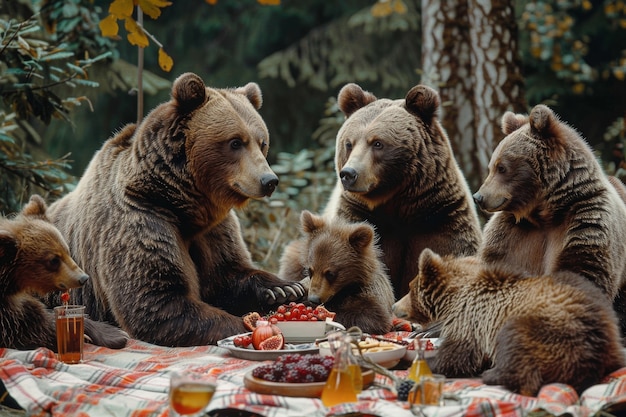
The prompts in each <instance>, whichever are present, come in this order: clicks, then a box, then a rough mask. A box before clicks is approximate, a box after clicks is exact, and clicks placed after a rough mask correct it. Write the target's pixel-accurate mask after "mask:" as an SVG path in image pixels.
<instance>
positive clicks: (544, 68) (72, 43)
mask: <svg viewBox="0 0 626 417" xmlns="http://www.w3.org/2000/svg"><path fill="white" fill-rule="evenodd" d="M113 3H115V5H116V6H120V5H129V4H132V3H133V2H132V1H131V0H116V1H115V2H113V1H112V0H102V1H99V0H93V1H92V0H0V95H1V96H2V99H3V100H2V103H0V172H1V174H0V175H1V176H0V211H1V212H2V213H4V214H9V213H12V212H14V211H17V210H19V208H20V207H21V206H22V204H23V203H24V202H25V201H26V200H27V199H28V198H29V196H30V195H31V194H32V193H34V192H37V193H40V194H42V195H44V196H45V197H46V198H47V199H48V201H50V202H51V201H53V200H54V199H56V198H58V197H59V196H61V195H63V194H65V193H67V192H68V191H69V190H71V189H72V188H73V186H74V184H75V183H76V181H77V180H78V178H79V177H80V175H81V174H82V172H83V171H84V169H85V167H86V165H87V164H88V163H89V161H90V159H91V157H92V156H93V154H94V152H95V151H97V149H98V148H99V147H100V146H101V145H102V143H103V142H104V141H105V140H106V139H107V138H108V137H110V136H111V135H112V134H114V133H115V132H116V131H117V130H119V129H120V128H121V127H122V126H123V125H125V124H126V123H131V122H135V121H137V120H138V119H140V118H141V117H143V115H144V114H145V113H146V112H147V111H149V110H150V109H151V108H153V107H154V106H156V105H157V104H158V103H160V102H162V101H165V100H167V99H168V98H169V91H170V86H171V82H172V81H173V80H174V79H175V78H176V77H177V76H178V75H180V73H182V72H187V71H192V72H195V73H197V74H199V75H200V76H201V77H202V78H203V79H204V80H205V82H206V83H207V85H209V86H212V87H236V86H241V85H244V84H245V83H247V82H249V81H255V82H257V83H259V85H260V86H261V89H262V91H263V98H264V103H263V107H262V108H261V110H260V112H261V115H262V116H263V118H264V119H265V121H266V122H267V125H268V128H269V131H270V138H271V146H270V155H269V160H270V163H271V164H272V168H273V169H274V171H275V172H276V173H277V174H278V175H279V177H280V185H279V188H278V190H277V191H276V192H275V193H274V195H273V196H272V197H271V198H269V199H265V200H260V201H253V202H251V203H250V204H249V205H248V206H247V207H246V208H245V209H243V210H240V211H239V212H238V214H239V217H240V219H241V221H242V229H243V231H244V237H245V239H246V241H247V242H248V244H249V246H250V249H251V252H252V254H253V257H254V259H255V260H256V261H257V262H258V263H259V264H260V266H262V267H265V268H268V269H271V270H276V269H277V261H278V258H279V256H280V254H281V253H282V248H283V247H284V245H285V244H287V243H288V242H289V241H290V240H292V239H294V238H295V237H297V236H298V223H299V220H298V218H299V214H300V211H301V210H302V209H309V210H311V211H314V212H319V211H321V210H322V209H323V207H324V204H325V202H326V199H327V198H328V196H329V194H330V191H331V189H332V187H333V185H334V183H335V178H336V174H335V172H334V153H335V149H334V147H335V135H336V133H337V130H338V129H339V127H340V125H341V123H342V121H343V116H342V114H341V113H340V112H339V111H338V109H337V107H336V100H335V97H336V95H337V93H338V91H339V89H340V88H341V87H342V86H343V85H345V84H346V83H348V82H356V83H358V84H360V85H361V86H363V87H364V88H365V89H367V90H369V91H371V92H373V93H374V94H375V95H377V96H378V97H389V98H403V97H404V95H405V94H406V92H408V90H409V89H410V88H411V87H412V86H414V85H416V84H419V83H425V84H429V85H431V86H433V87H434V88H436V89H437V90H438V91H439V92H440V94H441V96H442V109H441V119H442V122H443V124H444V127H445V128H446V130H447V131H448V133H449V135H450V139H451V142H452V145H453V149H454V152H455V157H456V158H457V160H458V161H459V164H460V166H461V169H462V170H463V172H464V174H465V175H466V177H467V180H468V183H469V185H470V188H471V189H472V190H474V191H475V190H476V189H477V188H478V186H479V185H480V182H481V181H482V179H483V178H484V176H485V175H486V172H487V162H488V159H489V156H490V153H491V151H492V150H493V148H494V147H495V145H496V144H497V141H498V140H499V139H500V138H501V137H502V134H501V133H500V126H499V119H500V117H501V116H502V114H503V113H504V111H506V110H512V111H516V112H528V110H529V109H530V108H531V107H532V106H534V105H536V104H539V103H544V104H547V105H549V106H550V107H552V108H553V109H554V110H555V111H556V112H557V113H558V114H559V115H560V116H561V118H562V119H563V120H565V121H567V122H568V123H570V124H571V125H573V126H574V127H575V128H576V129H578V130H579V131H580V132H581V133H582V134H583V135H584V136H585V137H586V138H587V139H588V141H589V142H590V144H591V145H592V146H593V147H594V149H595V150H596V151H597V154H598V158H599V159H600V160H601V161H602V163H603V164H604V166H605V168H606V170H607V172H609V173H611V174H613V173H616V174H617V175H620V176H621V172H620V169H624V168H625V167H626V165H625V164H624V163H623V161H624V141H625V140H626V135H625V121H624V118H625V116H626V80H625V74H626V3H625V1H621V0H597V1H592V0H537V1H526V0H524V1H522V0H500V1H498V2H491V1H485V0H458V1H452V2H451V1H446V0H423V1H421V2H420V1H419V0H378V1H377V0H343V1H329V0H280V1H279V0H258V1H255V0H205V1H202V0H186V1H184V2H183V1H176V0H174V1H172V2H171V3H170V2H167V1H165V0H139V1H135V2H134V4H135V6H137V5H138V6H141V7H132V8H131V9H130V14H129V15H128V16H121V15H120V12H119V7H117V8H116V6H113V7H112V8H111V6H112V4H113ZM125 13H126V12H125ZM115 14H117V15H115ZM103 22H104V24H103ZM113 22H115V25H119V31H118V32H117V33H115V34H111V33H107V32H110V31H111V30H112V28H113V26H114V25H113ZM101 29H104V32H105V33H104V34H107V35H112V36H103V32H102V31H101ZM138 44H139V45H143V46H144V47H138V46H137V45H138ZM139 86H141V88H138V87H139Z"/></svg>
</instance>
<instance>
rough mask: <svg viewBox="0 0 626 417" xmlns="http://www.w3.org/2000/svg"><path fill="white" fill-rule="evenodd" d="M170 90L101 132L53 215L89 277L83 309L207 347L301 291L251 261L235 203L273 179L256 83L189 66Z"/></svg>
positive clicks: (158, 338)
mask: <svg viewBox="0 0 626 417" xmlns="http://www.w3.org/2000/svg"><path fill="white" fill-rule="evenodd" d="M171 96H172V98H171V100H170V101H168V102H165V103H162V104H161V105H159V106H158V107H156V108H155V109H154V110H152V111H151V112H150V114H148V115H147V116H146V117H145V118H144V120H143V122H142V123H141V124H139V125H137V126H134V125H133V126H127V127H125V128H124V129H123V130H122V131H121V132H120V133H118V134H117V135H116V136H114V137H113V138H111V139H110V140H109V141H107V142H106V143H105V144H104V146H103V147H102V149H100V151H98V152H97V153H96V155H95V156H94V158H93V159H92V161H91V162H90V164H89V166H88V168H87V170H86V172H85V174H84V175H83V177H82V178H81V180H80V182H79V183H78V186H77V187H76V189H75V190H74V191H73V192H71V193H70V194H68V195H66V196H65V197H63V198H62V199H61V200H59V201H57V202H55V203H54V204H52V206H51V207H50V216H51V218H52V219H53V221H54V222H55V224H56V225H57V226H58V227H59V228H60V229H61V231H62V233H64V235H65V236H66V238H67V240H68V242H69V246H70V249H71V251H72V254H73V256H74V257H75V259H76V260H77V261H79V262H81V263H82V264H83V265H85V268H86V270H87V272H88V273H89V274H90V275H91V277H92V280H91V283H92V284H91V285H87V286H85V288H84V289H83V291H82V300H84V303H85V304H86V305H87V309H88V312H89V314H90V315H92V316H93V317H97V318H100V319H109V320H114V321H115V322H117V323H119V325H120V326H121V327H122V328H123V329H124V330H126V331H127V332H128V333H129V334H130V335H131V336H132V337H134V338H137V339H141V340H144V341H148V342H151V343H155V344H160V345H168V346H188V345H203V344H209V343H215V342H216V341H218V340H220V339H222V338H224V337H227V336H230V335H233V334H237V333H242V332H244V331H245V328H244V326H243V322H242V320H241V315H242V314H244V313H247V312H249V311H253V310H256V311H260V312H264V311H267V310H269V309H270V306H271V305H274V304H277V303H283V302H287V301H294V300H298V299H300V298H301V297H303V296H304V289H303V286H302V285H301V284H299V283H289V282H285V281H283V280H281V279H280V278H278V277H277V276H276V275H274V274H271V273H269V272H265V271H262V270H259V269H257V268H256V267H255V266H254V265H253V262H252V259H251V256H250V253H249V251H248V249H247V247H246V245H245V242H244V241H243V238H242V235H241V230H240V224H239V221H238V219H237V216H236V215H235V213H234V212H233V211H232V209H233V208H236V207H242V206H244V205H245V204H246V203H247V202H248V201H249V199H251V198H262V197H264V196H269V195H271V194H272V192H273V191H274V188H275V187H276V184H277V183H278V178H277V177H276V175H275V174H274V172H272V170H271V169H270V167H269V165H268V163H267V160H266V157H267V152H268V148H269V136H268V132H267V128H266V126H265V123H264V121H263V119H262V118H261V116H260V115H259V113H258V111H257V110H258V108H259V107H260V105H261V103H262V99H261V91H260V89H259V87H258V85H256V84H254V83H249V84H247V85H246V86H244V87H241V88H237V89H213V88H208V87H206V86H205V85H204V82H203V81H202V79H201V78H200V77H198V76H197V75H195V74H191V73H187V74H183V75H181V76H180V77H178V78H177V79H176V81H175V82H174V84H173V86H172V92H171Z"/></svg>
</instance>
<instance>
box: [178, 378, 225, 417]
mask: <svg viewBox="0 0 626 417" xmlns="http://www.w3.org/2000/svg"><path fill="white" fill-rule="evenodd" d="M216 386H217V383H216V379H215V377H214V376H211V375H205V374H201V373H197V372H189V371H178V372H173V373H172V374H171V376H170V415H172V416H199V415H201V412H202V411H203V410H204V409H205V408H206V407H207V405H209V403H210V402H211V399H212V398H213V394H214V393H215V388H216Z"/></svg>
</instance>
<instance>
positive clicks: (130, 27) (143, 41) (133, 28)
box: [124, 17, 149, 48]
mask: <svg viewBox="0 0 626 417" xmlns="http://www.w3.org/2000/svg"><path fill="white" fill-rule="evenodd" d="M124 28H125V29H126V32H128V35H127V36H126V37H127V38H128V42H130V44H131V45H136V46H139V47H141V48H145V47H146V46H148V44H149V42H148V37H147V36H146V34H145V33H143V30H142V29H141V28H140V27H139V25H138V24H137V22H135V21H134V20H133V18H131V17H127V18H126V19H125V21H124Z"/></svg>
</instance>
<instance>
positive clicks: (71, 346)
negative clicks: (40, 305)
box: [54, 305, 85, 364]
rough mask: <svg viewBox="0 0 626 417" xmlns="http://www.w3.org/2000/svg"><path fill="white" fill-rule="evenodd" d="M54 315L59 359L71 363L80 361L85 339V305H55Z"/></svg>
mask: <svg viewBox="0 0 626 417" xmlns="http://www.w3.org/2000/svg"><path fill="white" fill-rule="evenodd" d="M54 317H55V319H56V330H57V349H58V351H59V352H58V358H59V360H60V361H61V362H65V363H69V364H74V363H80V362H81V361H82V360H83V344H84V340H85V306H79V305H63V306H58V307H54Z"/></svg>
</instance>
